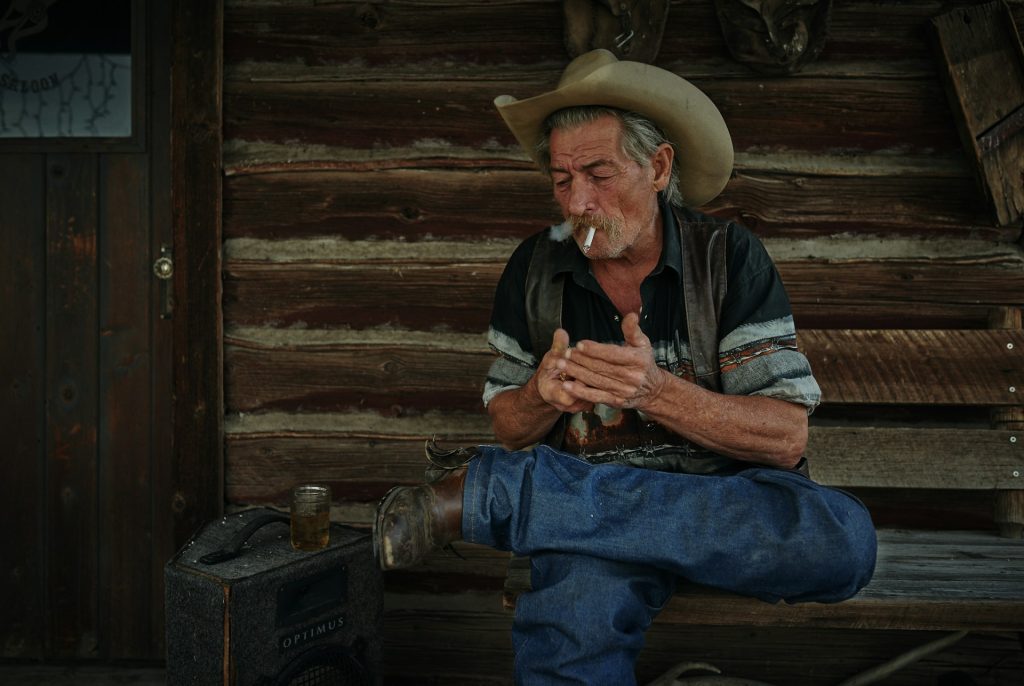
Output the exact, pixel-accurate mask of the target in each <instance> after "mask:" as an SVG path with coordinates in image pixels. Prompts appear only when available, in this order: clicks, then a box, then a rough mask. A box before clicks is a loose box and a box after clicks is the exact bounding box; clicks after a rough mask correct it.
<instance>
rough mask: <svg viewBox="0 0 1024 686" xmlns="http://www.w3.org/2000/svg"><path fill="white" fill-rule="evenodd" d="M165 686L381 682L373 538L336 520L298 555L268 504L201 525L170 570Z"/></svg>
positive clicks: (283, 521) (284, 522) (284, 519)
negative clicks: (327, 534) (325, 538)
mask: <svg viewBox="0 0 1024 686" xmlns="http://www.w3.org/2000/svg"><path fill="white" fill-rule="evenodd" d="M164 582H165V586H164V591H165V597H166V605H167V621H166V631H167V684H168V685H169V686H175V685H178V684H203V685H208V684H209V685H212V684H222V685H224V686H228V685H229V684H230V685H231V686H272V685H273V686H277V685H278V684H280V685H282V686H284V685H285V684H294V685H298V684H303V685H307V684H308V685H309V686H314V685H315V686H328V685H330V686H333V685H335V684H337V685H344V686H356V685H358V686H362V685H363V684H371V685H373V684H379V683H380V678H379V676H378V675H379V669H378V668H379V661H380V636H379V629H380V619H381V614H382V607H383V591H382V584H381V575H380V572H379V570H378V569H377V566H376V564H374V560H373V551H372V548H371V542H370V535H369V534H367V533H363V532H360V531H358V530H355V529H352V528H350V527H345V526H341V525H339V524H332V525H331V540H330V544H329V545H328V546H327V547H326V548H324V549H323V550H319V551H316V552H298V551H296V550H293V549H292V547H291V543H290V537H289V528H288V516H287V515H283V514H281V513H279V512H275V511H273V510H268V509H254V510H247V511H244V512H240V513H238V514H233V515H229V516H227V517H224V518H223V519H219V520H215V521H213V522H210V523H208V524H207V525H206V526H204V527H203V528H202V529H201V530H200V531H199V533H197V534H196V535H195V536H194V537H193V538H192V540H191V541H189V543H188V544H186V545H185V546H184V547H183V548H182V549H181V550H180V551H179V552H178V553H177V555H175V556H174V557H173V558H172V559H171V560H170V561H169V562H168V563H167V566H166V568H165V570H164Z"/></svg>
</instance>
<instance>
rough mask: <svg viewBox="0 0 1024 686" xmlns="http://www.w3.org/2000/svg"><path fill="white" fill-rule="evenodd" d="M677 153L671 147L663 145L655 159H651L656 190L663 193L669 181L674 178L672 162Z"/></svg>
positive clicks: (655, 154) (656, 153) (666, 144)
mask: <svg viewBox="0 0 1024 686" xmlns="http://www.w3.org/2000/svg"><path fill="white" fill-rule="evenodd" d="M675 152H676V151H675V149H673V147H672V146H671V145H669V144H668V143H662V144H661V145H660V146H659V147H658V150H657V152H655V153H654V157H652V158H651V170H652V171H653V172H654V190H656V191H663V190H665V188H666V187H667V186H668V180H669V179H670V178H671V177H672V160H674V159H675Z"/></svg>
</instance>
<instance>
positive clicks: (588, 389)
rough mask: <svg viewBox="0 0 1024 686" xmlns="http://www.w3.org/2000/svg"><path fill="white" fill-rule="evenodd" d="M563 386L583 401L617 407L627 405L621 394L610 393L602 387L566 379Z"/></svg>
mask: <svg viewBox="0 0 1024 686" xmlns="http://www.w3.org/2000/svg"><path fill="white" fill-rule="evenodd" d="M562 388H564V389H565V390H566V392H567V393H569V394H571V395H572V396H574V397H575V398H578V399H579V400H581V401H585V402H588V403H591V404H594V405H596V404H598V403H601V404H603V405H607V406H608V407H616V408H621V407H624V406H625V402H626V401H625V400H624V399H623V398H621V397H620V396H618V395H616V394H614V393H609V392H608V391H605V390H602V389H600V388H594V387H593V386H589V385H587V384H584V383H580V382H578V381H566V382H564V383H563V384H562Z"/></svg>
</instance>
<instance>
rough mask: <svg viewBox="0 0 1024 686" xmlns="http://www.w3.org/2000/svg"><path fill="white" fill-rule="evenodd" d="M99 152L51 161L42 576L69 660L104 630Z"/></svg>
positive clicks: (57, 642) (83, 653)
mask: <svg viewBox="0 0 1024 686" xmlns="http://www.w3.org/2000/svg"><path fill="white" fill-rule="evenodd" d="M96 159H97V158H96V156H95V155H90V154H84V155H53V156H50V157H49V158H48V159H47V176H46V183H47V197H46V252H47V255H46V282H47V283H46V313H47V316H46V341H47V342H46V395H47V408H46V430H47V437H46V455H47V464H46V490H45V495H44V496H43V497H45V499H46V502H47V520H46V521H47V524H46V550H45V567H46V575H47V576H46V577H45V578H46V579H47V592H48V595H49V599H48V602H47V607H48V610H49V612H48V618H47V632H48V634H49V651H48V652H49V653H50V655H51V656H52V657H65V658H73V657H77V658H85V657H94V656H95V654H96V650H97V645H96V640H97V637H98V631H97V630H98V625H97V620H98V617H97V607H96V594H95V591H96V588H97V587H98V577H97V575H98V570H97V561H96V557H97V556H96V551H97V545H98V540H97V509H98V508H97V467H98V464H97V445H96V441H97V438H96V425H97V410H98V408H97V399H98V395H97V394H98V390H99V389H98V369H97V352H98V345H99V342H98V340H97V339H98V334H99V328H98V325H97V324H98V320H97V302H98V294H97V285H98V283H97V282H98V264H97V252H96V250H97V198H96V183H97V181H96V173H97V170H96V167H97V162H96Z"/></svg>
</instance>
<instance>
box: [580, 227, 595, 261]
mask: <svg viewBox="0 0 1024 686" xmlns="http://www.w3.org/2000/svg"><path fill="white" fill-rule="evenodd" d="M594 233H595V230H594V227H593V226H591V227H590V231H587V240H585V241H583V252H584V254H586V253H588V252H590V244H591V243H593V242H594Z"/></svg>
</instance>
